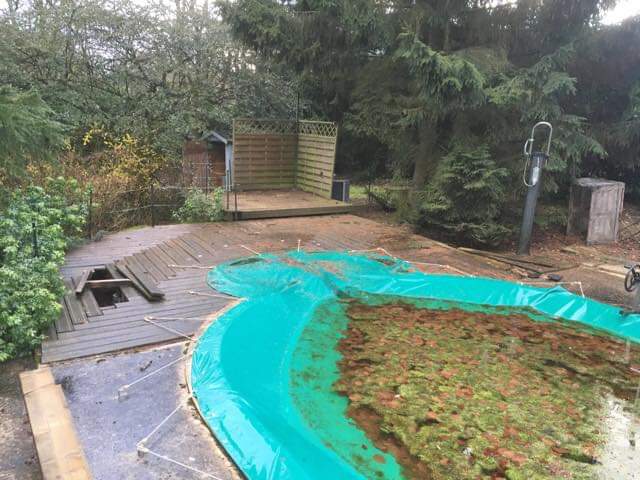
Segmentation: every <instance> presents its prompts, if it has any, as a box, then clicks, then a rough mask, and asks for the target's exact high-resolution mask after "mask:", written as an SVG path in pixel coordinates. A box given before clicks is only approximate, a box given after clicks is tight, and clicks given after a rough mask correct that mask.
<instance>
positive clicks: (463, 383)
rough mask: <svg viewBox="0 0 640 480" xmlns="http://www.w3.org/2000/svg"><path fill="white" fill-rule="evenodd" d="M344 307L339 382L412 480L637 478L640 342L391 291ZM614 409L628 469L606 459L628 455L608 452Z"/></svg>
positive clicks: (518, 313)
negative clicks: (395, 295) (408, 297)
mask: <svg viewBox="0 0 640 480" xmlns="http://www.w3.org/2000/svg"><path fill="white" fill-rule="evenodd" d="M342 306H343V308H342V310H343V311H344V312H346V316H347V317H348V324H347V328H346V331H345V332H344V336H343V338H342V339H341V340H340V342H339V350H340V352H341V354H342V358H341V359H340V360H339V363H338V366H339V368H340V373H341V377H340V379H339V380H338V381H336V382H335V383H334V389H335V390H336V391H337V392H339V393H341V394H343V395H345V396H347V397H348V399H349V407H348V415H349V416H350V417H351V418H352V419H353V420H354V421H355V422H356V423H357V424H358V426H359V427H360V428H362V429H363V430H364V431H365V432H366V433H367V435H368V437H369V438H370V439H371V440H372V441H373V443H374V444H375V445H376V447H377V448H379V449H380V450H381V451H384V452H386V453H387V454H389V453H390V454H393V456H394V457H395V459H396V460H397V461H398V463H399V464H400V465H401V466H402V467H403V473H404V476H405V477H406V478H420V479H424V478H431V479H452V478H455V479H467V478H468V479H472V478H473V479H475V478H508V479H521V478H522V479H524V478H527V479H538V478H573V479H591V478H606V477H607V476H608V475H609V474H610V473H611V472H622V473H621V474H620V475H619V476H618V475H617V474H616V478H633V476H630V477H626V476H625V475H627V474H628V473H626V474H625V473H624V468H627V469H628V468H631V469H632V470H631V472H633V469H634V468H637V466H638V461H637V459H638V453H637V451H636V450H635V442H636V441H637V438H636V433H635V431H634V428H635V427H634V425H636V426H637V420H638V415H639V412H638V405H637V399H636V395H637V389H638V387H639V385H638V384H639V382H640V375H639V374H638V373H634V371H633V370H632V369H633V368H634V367H635V368H636V369H639V370H640V349H639V348H638V346H636V345H629V344H627V343H625V342H622V341H620V340H618V339H615V338H613V337H609V336H606V335H603V334H601V333H596V332H594V331H588V330H586V329H585V328H584V327H582V328H580V327H579V326H576V325H575V324H570V323H559V322H552V319H550V318H545V317H541V316H540V315H539V314H533V312H528V311H524V310H513V309H512V310H507V309H500V308H489V307H482V311H479V308H478V307H477V306H476V307H470V306H467V307H464V306H461V305H451V306H449V307H446V308H443V306H442V305H441V304H438V305H431V304H430V303H429V301H411V302H409V301H407V300H401V299H398V298H389V297H377V298H370V299H368V300H367V301H366V303H365V302H364V301H362V300H353V299H349V300H345V299H343V300H342ZM434 307H436V308H434ZM534 318H535V319H534ZM634 400H635V401H636V404H635V406H634ZM612 405H614V406H615V409H614V411H615V412H616V415H618V417H619V418H621V419H623V420H624V421H625V422H626V423H625V425H626V427H625V428H624V429H622V437H623V443H625V445H623V446H622V447H620V446H619V445H618V446H617V447H616V448H623V449H624V448H626V449H628V450H629V452H631V454H632V455H634V456H635V458H636V460H635V461H631V462H630V464H629V466H627V467H624V466H623V465H611V464H606V463H607V462H609V463H610V462H611V459H613V461H614V462H620V463H623V462H625V461H628V459H627V457H626V456H625V455H626V453H625V455H622V456H617V457H616V456H615V455H613V456H612V455H610V452H609V453H608V452H607V445H606V444H607V442H608V436H609V432H608V429H610V428H611V425H610V422H611V421H612V418H615V416H612V415H609V413H610V412H611V406H612ZM617 441H618V443H620V438H617ZM625 459H626V460H625ZM373 460H374V461H379V462H381V463H382V462H384V461H385V459H384V457H382V456H379V458H373ZM603 463H605V464H606V465H603ZM618 467H621V470H620V469H618ZM603 471H604V472H609V474H607V475H604V476H603V474H602V472H603ZM628 471H629V470H627V472H628ZM636 473H637V471H636ZM631 475H634V474H633V473H631ZM609 478H611V477H609Z"/></svg>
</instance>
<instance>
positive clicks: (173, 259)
mask: <svg viewBox="0 0 640 480" xmlns="http://www.w3.org/2000/svg"><path fill="white" fill-rule="evenodd" d="M298 241H300V245H301V248H303V249H304V250H307V251H318V250H367V249H373V248H377V247H383V248H385V249H387V250H388V251H389V252H390V253H392V254H393V255H397V256H398V257H401V258H405V259H408V260H413V261H422V262H429V263H430V266H424V268H425V269H426V270H427V271H432V272H440V273H455V272H454V271H451V270H448V269H447V268H446V267H438V266H437V265H434V264H448V265H451V266H453V267H455V268H459V269H464V271H466V272H469V273H471V274H475V275H487V276H501V277H503V278H504V277H505V274H504V271H501V270H500V268H497V267H496V266H495V264H493V265H492V264H491V263H490V262H488V261H487V260H486V259H484V258H481V257H479V256H476V255H472V254H469V253H465V252H461V251H460V250H457V249H454V248H451V247H448V246H446V245H443V244H441V243H438V242H434V241H431V240H429V239H427V238H425V237H422V236H418V235H413V234H412V233H411V232H410V231H409V230H408V229H406V228H403V227H399V226H397V225H394V226H389V225H385V224H382V223H378V222H375V221H372V220H369V219H365V218H362V217H357V216H353V215H326V216H315V217H297V218H280V219H273V220H249V221H245V222H221V223H213V224H199V225H171V226H160V227H155V228H152V227H145V228H141V229H138V230H131V231H124V232H119V233H116V234H111V235H108V236H106V237H105V238H104V239H102V240H101V241H98V242H93V243H90V244H87V245H85V246H83V247H80V248H77V249H75V250H73V251H72V252H70V253H69V254H68V256H67V259H66V263H65V265H64V267H63V268H62V273H63V275H64V276H65V277H66V278H67V279H69V278H72V277H77V276H79V275H80V274H81V272H82V270H84V269H86V268H88V267H92V266H96V265H101V264H105V263H112V262H114V261H116V260H118V259H122V258H125V257H128V258H133V260H132V261H134V262H137V263H138V264H140V265H141V266H142V267H143V268H145V269H146V271H148V273H149V275H151V276H152V278H154V280H155V281H156V282H157V287H158V288H159V289H160V290H162V292H163V293H164V299H163V300H160V301H155V302H150V301H148V300H147V299H145V298H144V297H142V296H141V295H140V294H138V293H137V292H136V291H135V290H134V289H133V288H132V287H127V288H129V289H130V290H127V291H126V292H125V294H126V295H127V296H128V297H129V301H128V302H125V303H119V304H116V307H115V308H114V307H107V308H102V309H101V314H97V315H95V314H94V315H92V314H88V315H87V317H86V321H85V322H84V323H78V324H73V323H71V324H70V325H67V328H68V330H67V331H57V332H56V333H55V334H53V335H52V336H51V338H49V339H47V340H46V341H45V342H44V343H43V345H42V361H43V362H45V363H46V362H55V361H61V360H68V359H73V358H78V357H84V356H90V355H98V354H105V353H108V352H114V351H118V350H122V349H128V348H134V347H140V346H144V345H150V344H156V343H161V342H168V341H175V340H180V339H182V338H183V337H182V335H183V334H184V335H190V334H193V333H195V332H196V331H197V330H198V328H199V326H200V324H201V321H203V320H204V319H205V317H207V316H208V315H210V314H212V313H214V312H216V311H219V310H220V309H222V308H224V307H225V306H226V305H228V304H229V302H230V301H231V299H227V298H221V297H219V296H213V297H212V296H206V294H211V293H215V292H213V290H211V289H210V288H209V287H208V285H207V283H206V274H207V271H208V267H211V266H214V265H216V264H219V263H221V262H224V261H228V260H232V259H235V258H239V257H244V256H248V255H251V254H252V253H251V251H256V252H260V253H264V252H278V251H286V250H292V249H295V248H297V245H298ZM184 267H187V268H184ZM188 267H198V268H188ZM192 291H195V292H197V293H200V294H204V295H193V294H191V293H189V292H192ZM94 313H95V312H94ZM148 316H152V317H154V318H153V319H152V320H153V321H154V322H156V323H161V324H162V325H163V326H164V327H168V329H167V328H162V327H159V326H157V325H155V324H153V323H150V322H148V321H145V317H148ZM186 318H190V319H191V320H183V319H186ZM193 319H197V320H193ZM56 337H57V338H56Z"/></svg>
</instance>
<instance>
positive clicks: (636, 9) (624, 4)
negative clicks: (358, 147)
mask: <svg viewBox="0 0 640 480" xmlns="http://www.w3.org/2000/svg"><path fill="white" fill-rule="evenodd" d="M133 1H134V2H135V3H137V4H138V5H144V4H145V3H146V2H145V0H133ZM503 1H504V0H498V2H503ZM511 1H512V0H511ZM6 6H7V2H6V0H0V9H5V8H6ZM635 15H640V0H619V1H618V5H617V6H616V7H615V8H612V9H611V10H609V11H608V12H606V13H605V14H604V16H603V22H604V23H606V24H609V25H610V24H614V23H619V22H621V21H622V20H624V19H626V18H629V17H633V16H635Z"/></svg>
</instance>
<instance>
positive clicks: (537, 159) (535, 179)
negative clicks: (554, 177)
mask: <svg viewBox="0 0 640 480" xmlns="http://www.w3.org/2000/svg"><path fill="white" fill-rule="evenodd" d="M546 160H547V156H546V155H545V154H544V153H542V152H536V153H534V154H533V156H532V157H531V169H530V170H529V178H528V179H527V183H528V184H529V185H530V186H529V187H528V188H527V198H526V199H525V202H524V212H523V214H522V227H521V229H520V241H519V242H518V250H517V252H516V253H517V254H518V255H529V252H530V251H531V234H532V233H533V221H534V219H535V215H536V204H537V203H538V196H539V195H540V186H541V185H542V181H541V177H542V167H544V164H545V163H546Z"/></svg>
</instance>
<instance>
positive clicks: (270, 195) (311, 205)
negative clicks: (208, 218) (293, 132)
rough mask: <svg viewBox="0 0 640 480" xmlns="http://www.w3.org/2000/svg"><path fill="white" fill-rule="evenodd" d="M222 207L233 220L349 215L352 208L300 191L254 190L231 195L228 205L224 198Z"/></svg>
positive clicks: (350, 205) (342, 203) (352, 206)
mask: <svg viewBox="0 0 640 480" xmlns="http://www.w3.org/2000/svg"><path fill="white" fill-rule="evenodd" d="M236 202H237V208H236ZM223 203H224V206H225V212H226V215H227V218H229V219H236V220H248V219H258V218H284V217H300V216H307V215H327V214H336V213H348V212H351V211H353V209H354V208H355V207H354V205H352V204H350V203H345V202H339V201H337V200H331V199H327V198H323V197H320V196H318V195H314V194H313V193H308V192H303V191H301V190H254V191H248V192H238V193H237V195H236V194H234V193H233V192H232V193H230V194H229V197H228V205H227V197H226V194H225V198H224V199H223Z"/></svg>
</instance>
